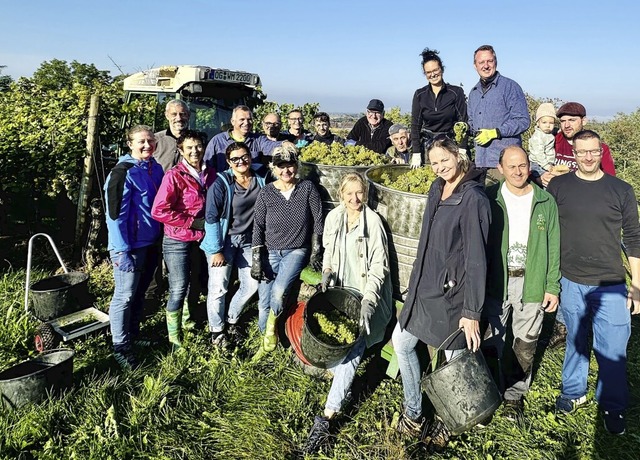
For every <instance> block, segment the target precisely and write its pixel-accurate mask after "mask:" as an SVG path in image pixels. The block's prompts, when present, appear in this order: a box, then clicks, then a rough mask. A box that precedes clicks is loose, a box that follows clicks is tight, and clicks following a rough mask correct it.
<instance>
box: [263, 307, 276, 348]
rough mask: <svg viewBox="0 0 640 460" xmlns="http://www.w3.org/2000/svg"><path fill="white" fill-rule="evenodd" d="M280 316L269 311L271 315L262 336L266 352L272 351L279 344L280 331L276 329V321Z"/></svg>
mask: <svg viewBox="0 0 640 460" xmlns="http://www.w3.org/2000/svg"><path fill="white" fill-rule="evenodd" d="M277 320H278V317H277V316H276V315H275V314H274V313H273V311H269V317H268V318H267V327H266V329H265V331H264V337H263V338H262V349H263V350H264V351H266V352H272V351H273V350H275V349H276V345H278V333H277V331H276V322H277Z"/></svg>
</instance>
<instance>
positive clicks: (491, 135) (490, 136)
mask: <svg viewBox="0 0 640 460" xmlns="http://www.w3.org/2000/svg"><path fill="white" fill-rule="evenodd" d="M499 137H500V132H499V131H498V130H497V129H496V128H494V129H481V130H479V131H478V133H477V134H476V138H475V141H476V144H478V145H483V146H484V145H487V144H488V143H489V142H491V141H492V140H494V139H497V138H499Z"/></svg>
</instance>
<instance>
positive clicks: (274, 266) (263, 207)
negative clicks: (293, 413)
mask: <svg viewBox="0 0 640 460" xmlns="http://www.w3.org/2000/svg"><path fill="white" fill-rule="evenodd" d="M271 171H272V174H273V176H274V177H275V178H276V180H275V182H272V183H271V184H268V185H267V186H265V187H264V188H263V189H262V190H261V191H260V195H259V196H258V200H257V201H256V208H255V222H254V225H253V253H252V266H251V276H252V277H253V278H255V279H256V280H259V281H260V286H259V288H258V297H259V301H258V326H259V328H260V331H261V332H263V333H264V337H263V340H262V347H261V352H271V351H273V350H275V348H276V345H277V344H278V336H277V334H276V321H277V318H278V317H279V316H280V314H281V313H282V312H283V310H284V302H285V298H286V297H287V294H288V293H289V291H290V290H291V285H292V284H294V283H295V281H296V280H297V279H298V278H299V277H300V273H301V272H302V269H303V268H304V267H305V266H306V265H307V264H310V265H311V266H312V267H313V268H314V269H315V270H317V271H320V270H321V269H322V243H321V240H322V229H323V220H322V201H321V199H320V194H319V193H318V190H317V189H316V187H315V185H313V183H312V182H310V181H308V180H301V179H298V149H297V148H296V146H295V145H294V144H293V143H292V142H289V141H285V142H283V143H282V145H281V146H279V147H276V148H275V149H273V160H272V166H271Z"/></svg>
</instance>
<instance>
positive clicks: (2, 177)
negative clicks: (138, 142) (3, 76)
mask: <svg viewBox="0 0 640 460" xmlns="http://www.w3.org/2000/svg"><path fill="white" fill-rule="evenodd" d="M92 94H97V95H99V96H100V97H101V99H102V107H103V109H102V111H101V117H102V118H101V123H99V126H100V136H101V138H104V139H111V138H114V137H115V132H116V129H117V126H118V119H119V117H120V110H119V107H118V105H119V97H120V95H121V88H120V85H119V84H118V83H117V82H116V81H113V80H112V79H111V78H109V77H108V74H107V73H106V72H104V71H99V70H97V69H96V68H95V66H93V65H92V64H90V65H87V64H81V63H78V62H76V61H73V62H72V63H71V64H67V63H66V62H65V61H60V60H57V59H54V60H52V61H50V62H44V63H43V64H42V65H41V67H40V68H39V69H38V70H37V71H36V72H35V73H34V75H33V77H32V78H20V79H19V80H18V81H17V82H14V83H11V84H10V85H9V90H8V91H4V92H0V138H1V139H2V140H3V142H2V144H0V188H1V189H2V191H3V192H4V193H18V194H20V193H25V192H28V193H29V194H30V195H31V196H32V197H33V198H35V199H37V198H38V197H42V196H44V195H49V196H54V195H57V194H59V193H66V194H67V195H68V196H69V197H70V198H72V199H75V198H77V191H78V186H79V180H78V178H79V176H80V171H81V169H80V168H81V164H82V159H83V157H84V155H85V137H86V128H87V122H88V116H87V113H88V109H89V104H90V98H91V95H92Z"/></svg>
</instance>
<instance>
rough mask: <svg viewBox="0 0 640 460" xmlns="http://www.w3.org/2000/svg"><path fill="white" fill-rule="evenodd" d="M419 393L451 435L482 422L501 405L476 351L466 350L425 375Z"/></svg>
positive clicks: (493, 384)
mask: <svg viewBox="0 0 640 460" xmlns="http://www.w3.org/2000/svg"><path fill="white" fill-rule="evenodd" d="M422 390H423V391H424V392H425V393H426V394H427V396H428V397H429V400H430V401H431V404H433V408H434V409H435V411H436V414H438V416H439V417H440V418H441V419H442V421H443V422H444V424H445V425H446V426H447V428H448V429H449V431H450V432H451V434H453V435H458V434H460V433H463V432H465V431H467V430H468V429H470V428H472V427H474V426H476V425H477V424H478V423H480V422H482V421H483V420H485V419H486V418H487V417H489V416H490V415H491V414H493V413H494V412H495V410H496V409H497V408H498V406H500V403H501V402H502V397H501V396H500V392H499V391H498V387H496V384H495V382H494V381H493V378H492V377H491V372H490V371H489V367H488V366H487V363H486V361H485V360H484V356H483V355H482V353H481V352H480V351H476V352H471V351H469V350H468V349H465V350H464V351H463V352H462V353H461V354H459V355H458V356H456V357H454V358H453V359H452V360H451V361H449V362H448V363H447V364H445V365H444V366H442V367H440V368H438V369H436V370H435V371H433V372H431V373H430V374H425V376H424V377H423V378H422Z"/></svg>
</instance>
